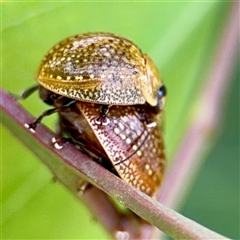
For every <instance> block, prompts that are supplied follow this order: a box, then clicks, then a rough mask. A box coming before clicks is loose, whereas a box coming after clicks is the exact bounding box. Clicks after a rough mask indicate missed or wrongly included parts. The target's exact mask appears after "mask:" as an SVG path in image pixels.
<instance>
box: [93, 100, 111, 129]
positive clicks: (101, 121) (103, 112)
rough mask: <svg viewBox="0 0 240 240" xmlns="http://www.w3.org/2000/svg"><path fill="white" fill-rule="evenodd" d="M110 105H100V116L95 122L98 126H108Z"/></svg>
mask: <svg viewBox="0 0 240 240" xmlns="http://www.w3.org/2000/svg"><path fill="white" fill-rule="evenodd" d="M109 109H110V105H102V106H101V109H100V116H99V117H98V118H97V119H96V120H95V122H96V123H97V124H98V125H108V123H109V120H108V119H107V114H108V112H109Z"/></svg>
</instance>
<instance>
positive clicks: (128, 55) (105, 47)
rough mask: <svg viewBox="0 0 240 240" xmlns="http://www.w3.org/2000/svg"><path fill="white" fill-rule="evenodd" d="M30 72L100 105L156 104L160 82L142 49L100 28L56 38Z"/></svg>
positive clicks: (60, 91) (62, 92)
mask: <svg viewBox="0 0 240 240" xmlns="http://www.w3.org/2000/svg"><path fill="white" fill-rule="evenodd" d="M35 78H36V80H37V82H38V83H39V84H40V85H41V86H43V87H44V88H46V89H48V90H50V91H52V92H54V93H57V94H59V95H62V96H66V97H68V98H72V99H77V100H79V101H84V102H93V103H98V104H104V105H106V106H111V105H137V104H144V103H146V102H147V103H148V104H150V105H151V106H156V105H157V103H158V91H159V90H160V89H161V87H162V83H161V79H160V75H159V73H158V70H157V68H156V66H155V64H154V63H153V61H152V60H151V58H150V57H149V56H148V55H147V54H143V53H142V51H141V50H140V49H139V48H138V47H137V46H136V45H135V44H134V43H133V42H131V41H129V40H127V39H125V38H123V37H120V36H117V35H114V34H111V33H102V32H94V33H85V34H79V35H75V36H72V37H69V38H66V39H65V40H63V41H60V42H59V43H58V44H56V45H55V46H53V47H52V48H51V49H50V50H49V52H48V53H47V54H46V56H45V57H44V58H43V60H42V62H41V64H40V66H39V68H38V70H37V73H36V76H35ZM107 111H108V109H107V107H105V108H104V109H103V113H102V115H105V114H106V112H107Z"/></svg>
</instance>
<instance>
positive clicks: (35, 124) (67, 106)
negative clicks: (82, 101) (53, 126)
mask: <svg viewBox="0 0 240 240" xmlns="http://www.w3.org/2000/svg"><path fill="white" fill-rule="evenodd" d="M76 102H77V100H72V101H70V102H68V103H66V104H63V105H62V106H61V107H56V108H52V109H49V110H47V111H44V112H43V113H42V114H41V115H40V116H39V117H38V118H37V119H36V120H35V121H34V122H33V123H30V124H29V125H28V128H30V129H32V130H35V129H36V127H37V125H38V124H39V123H40V122H41V121H42V119H43V118H44V117H47V116H50V115H52V114H53V113H56V112H60V111H62V110H63V109H66V108H69V107H70V106H72V105H73V104H75V103H76Z"/></svg>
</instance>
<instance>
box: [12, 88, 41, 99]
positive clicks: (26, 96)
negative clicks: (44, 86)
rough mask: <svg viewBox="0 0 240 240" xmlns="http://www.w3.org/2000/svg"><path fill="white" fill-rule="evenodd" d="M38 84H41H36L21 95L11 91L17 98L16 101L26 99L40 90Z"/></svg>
mask: <svg viewBox="0 0 240 240" xmlns="http://www.w3.org/2000/svg"><path fill="white" fill-rule="evenodd" d="M38 86H39V85H34V86H32V87H30V88H28V89H26V90H25V91H23V92H22V93H21V94H20V95H15V94H12V93H11V95H12V96H13V97H14V99H15V100H16V101H18V100H21V99H26V98H28V97H29V96H30V95H32V94H33V93H34V92H35V91H37V90H38Z"/></svg>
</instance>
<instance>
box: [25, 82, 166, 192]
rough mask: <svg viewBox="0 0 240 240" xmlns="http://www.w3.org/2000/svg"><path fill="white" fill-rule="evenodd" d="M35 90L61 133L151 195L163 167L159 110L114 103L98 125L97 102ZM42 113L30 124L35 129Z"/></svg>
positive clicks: (163, 154) (94, 158)
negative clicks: (49, 109)
mask: <svg viewBox="0 0 240 240" xmlns="http://www.w3.org/2000/svg"><path fill="white" fill-rule="evenodd" d="M39 93H40V97H41V99H42V100H43V101H45V102H46V103H48V104H50V105H53V106H54V107H55V108H54V109H55V110H57V112H58V114H59V126H60V129H61V133H64V134H66V135H67V136H68V137H70V138H71V141H72V142H73V143H74V144H75V145H76V146H78V147H79V148H80V150H82V151H83V152H85V153H86V154H87V155H89V156H90V157H91V158H92V159H93V160H95V161H97V162H98V163H100V164H101V165H102V166H104V167H105V168H107V169H108V170H109V171H111V172H113V173H114V174H116V175H118V176H119V177H120V178H122V179H123V180H124V181H126V182H127V183H129V184H131V185H132V186H134V187H136V188H138V189H139V190H140V191H142V192H144V193H146V194H148V195H149V196H153V195H154V193H155V192H156V190H157V188H158V187H159V186H160V184H161V181H162V178H163V175H164V169H165V150H164V142H163V138H162V133H161V130H160V128H159V126H158V125H157V121H158V119H159V113H158V114H156V113H154V112H153V111H152V109H151V108H149V105H147V104H144V105H129V106H121V105H114V106H112V108H111V111H109V113H108V115H107V117H106V123H105V124H102V125H99V124H97V123H96V119H98V117H99V112H100V111H101V105H99V104H94V103H87V102H81V101H73V100H72V99H70V98H67V97H63V96H61V95H58V94H55V93H53V92H51V91H49V90H47V89H46V88H43V87H41V86H40V87H39ZM159 101H161V99H159ZM55 110H53V111H52V109H51V112H49V114H47V115H50V114H52V113H53V112H56V111H55ZM45 113H46V112H45ZM45 113H44V114H43V115H44V116H46V114H45ZM160 114H161V113H160ZM43 115H41V116H40V117H39V118H38V119H37V120H36V121H35V122H34V123H33V124H32V125H31V124H30V127H34V128H35V127H36V124H38V123H39V119H40V121H41V119H42V116H43Z"/></svg>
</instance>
